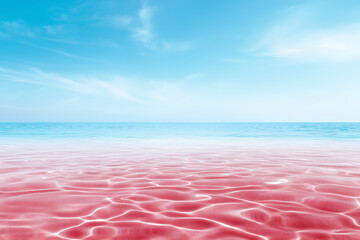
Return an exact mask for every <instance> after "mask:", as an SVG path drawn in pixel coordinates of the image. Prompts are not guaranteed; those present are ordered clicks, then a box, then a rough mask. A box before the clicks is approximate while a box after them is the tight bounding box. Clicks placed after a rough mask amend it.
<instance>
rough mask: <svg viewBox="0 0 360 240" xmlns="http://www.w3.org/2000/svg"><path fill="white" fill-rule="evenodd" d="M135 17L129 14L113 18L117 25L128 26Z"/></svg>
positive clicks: (113, 22)
mask: <svg viewBox="0 0 360 240" xmlns="http://www.w3.org/2000/svg"><path fill="white" fill-rule="evenodd" d="M132 21H133V19H132V18H131V17H128V16H115V17H113V18H112V19H111V22H112V24H114V26H115V27H127V26H129V24H130V23H132Z"/></svg>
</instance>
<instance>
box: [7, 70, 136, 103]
mask: <svg viewBox="0 0 360 240" xmlns="http://www.w3.org/2000/svg"><path fill="white" fill-rule="evenodd" d="M0 80H5V81H11V82H19V83H27V84H36V85H43V86H49V87H55V88H60V89H64V90H66V91H71V92H78V93H82V94H88V95H101V96H104V97H105V96H112V97H114V98H117V99H121V100H126V101H132V102H141V100H140V99H138V98H136V97H135V96H133V95H132V94H130V93H129V90H127V89H126V87H124V82H125V81H124V79H122V80H123V81H119V79H112V80H102V79H96V78H88V77H71V78H69V77H64V76H61V75H57V74H54V73H50V72H44V71H42V70H40V69H37V68H29V70H28V71H14V70H12V69H7V68H0Z"/></svg>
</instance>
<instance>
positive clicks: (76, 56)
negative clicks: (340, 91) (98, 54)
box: [21, 42, 97, 61]
mask: <svg viewBox="0 0 360 240" xmlns="http://www.w3.org/2000/svg"><path fill="white" fill-rule="evenodd" d="M21 43H23V44H25V45H28V46H31V47H34V48H38V49H42V50H46V51H49V52H54V53H57V54H60V55H63V56H66V57H70V58H75V59H80V60H85V61H97V60H95V59H92V58H87V57H83V56H79V55H75V54H72V53H68V52H65V51H62V50H59V49H54V48H47V47H42V46H38V45H36V44H32V43H29V42H21Z"/></svg>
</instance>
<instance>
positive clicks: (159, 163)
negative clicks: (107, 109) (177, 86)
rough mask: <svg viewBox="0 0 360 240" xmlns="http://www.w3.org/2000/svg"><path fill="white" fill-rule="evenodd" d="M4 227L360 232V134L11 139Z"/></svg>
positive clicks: (148, 234) (17, 232)
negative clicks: (356, 138) (355, 138)
mask: <svg viewBox="0 0 360 240" xmlns="http://www.w3.org/2000/svg"><path fill="white" fill-rule="evenodd" d="M0 150H1V151H0V159H1V165H0V173H1V174H0V182H1V184H0V209H1V211H0V239H2V240H13V239H19V240H20V239H21V240H30V239H34V240H35V239H37V240H41V239H49V240H55V239H89V240H90V239H116V240H118V239H175V240H176V239H179V240H180V239H181V240H184V239H225V240H226V239H249V240H250V239H251V240H252V239H254V240H257V239H259V240H260V239H271V240H282V239H284V240H285V239H286V240H289V239H293V240H300V239H301V240H310V239H311V240H313V239H336V240H340V239H344V240H345V239H347V240H349V239H354V240H355V239H360V148H359V145H358V143H353V144H351V143H348V142H341V143H339V142H314V143H312V142H306V141H303V140H302V141H297V142H291V143H290V142H289V141H283V140H281V141H275V140H271V141H261V140H260V139H259V140H257V141H253V142H249V141H225V140H224V139H221V140H217V141H205V140H199V139H198V140H194V139H192V140H191V141H183V140H181V141H175V140H161V141H156V140H154V139H152V140H148V141H128V142H123V141H120V142H116V141H108V142H104V141H94V142H84V141H79V140H74V141H73V142H70V141H57V140H54V139H53V140H52V141H34V142H30V141H19V140H16V141H3V142H2V143H1V145H0Z"/></svg>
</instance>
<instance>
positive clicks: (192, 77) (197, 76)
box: [184, 73, 204, 81]
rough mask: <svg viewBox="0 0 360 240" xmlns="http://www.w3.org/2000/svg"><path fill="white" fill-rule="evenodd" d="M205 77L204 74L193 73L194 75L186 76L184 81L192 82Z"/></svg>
mask: <svg viewBox="0 0 360 240" xmlns="http://www.w3.org/2000/svg"><path fill="white" fill-rule="evenodd" d="M203 76H204V74H202V73H193V74H190V75H188V76H186V77H185V78H184V80H185V81H192V80H196V79H199V78H202V77H203Z"/></svg>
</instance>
